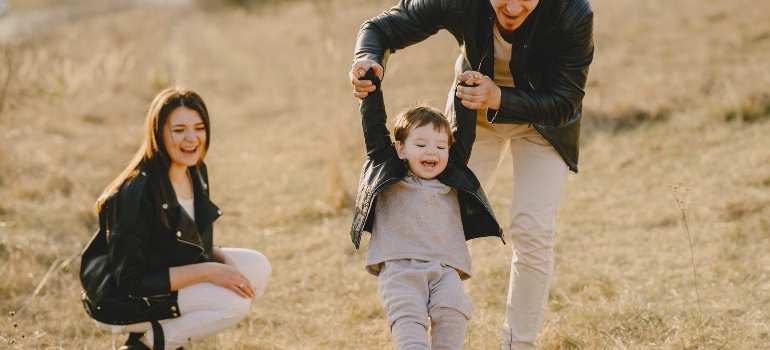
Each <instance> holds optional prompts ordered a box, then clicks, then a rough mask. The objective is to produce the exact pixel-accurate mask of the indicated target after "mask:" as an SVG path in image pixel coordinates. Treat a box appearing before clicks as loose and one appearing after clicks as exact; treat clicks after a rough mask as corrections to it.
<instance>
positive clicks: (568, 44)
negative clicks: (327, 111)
mask: <svg viewBox="0 0 770 350" xmlns="http://www.w3.org/2000/svg"><path fill="white" fill-rule="evenodd" d="M442 29H445V30H447V31H449V32H450V33H451V34H452V35H453V36H454V37H455V39H456V40H457V42H458V44H459V45H460V49H461V50H460V56H459V57H458V59H457V62H456V64H455V73H456V78H455V84H452V86H453V88H452V91H450V94H449V101H450V103H448V104H447V109H451V108H453V106H452V103H451V101H452V98H453V94H454V95H456V96H458V97H459V98H461V99H462V100H463V104H464V105H465V106H466V107H468V108H472V109H477V110H478V118H477V134H476V141H475V142H474V145H473V152H472V155H471V158H470V162H469V164H468V166H469V167H470V168H471V169H472V170H473V172H474V173H475V174H476V176H477V177H478V178H479V180H480V181H481V184H482V186H483V188H484V190H485V191H486V192H487V193H489V192H490V191H491V190H492V187H493V185H494V182H495V178H496V172H497V169H498V167H499V166H500V163H501V161H502V159H503V157H504V155H505V152H507V151H508V150H510V152H511V155H512V157H513V174H514V191H513V198H512V202H511V215H510V217H511V222H510V225H509V232H510V235H511V240H512V242H513V248H514V254H513V259H512V262H511V276H510V284H509V290H508V299H507V303H506V319H505V322H504V324H503V327H502V332H501V337H502V349H536V348H537V345H536V343H535V337H536V336H537V333H538V331H539V329H540V326H541V325H542V323H543V318H544V315H545V309H546V303H547V301H548V292H549V290H550V286H551V279H552V274H553V262H554V257H553V237H554V233H555V226H556V225H555V223H556V212H557V210H558V206H559V200H560V198H561V191H562V188H563V185H564V179H565V177H566V173H567V169H569V170H572V171H574V172H577V170H578V167H577V160H578V141H579V135H580V119H581V116H582V109H581V104H582V100H583V96H584V91H583V89H584V87H585V83H586V78H587V76H588V67H589V65H590V64H591V61H592V59H593V51H594V48H593V11H592V9H591V6H590V4H589V2H588V0H401V2H400V3H399V4H398V5H396V6H395V7H393V8H391V9H390V10H389V11H387V12H385V13H382V14H380V15H379V16H377V17H375V18H372V19H371V20H368V21H366V22H365V23H364V24H363V25H362V26H361V29H360V31H359V33H358V40H357V43H356V51H355V60H354V63H353V67H352V69H351V71H350V80H351V83H352V84H353V88H354V96H356V97H358V98H363V97H365V96H366V95H367V94H368V92H371V91H374V86H372V85H371V83H370V82H368V81H365V80H359V79H358V78H360V77H361V76H362V74H363V72H365V69H362V68H366V67H370V66H371V67H372V68H373V70H374V72H375V73H376V74H377V75H378V76H379V77H380V78H383V76H384V73H385V65H386V63H387V59H388V56H389V55H390V54H391V53H393V52H395V51H397V50H400V49H402V48H405V47H407V46H410V45H413V44H416V43H419V42H420V41H422V40H425V39H426V38H428V37H430V36H431V35H433V34H436V33H437V32H438V31H439V30H442ZM469 71H478V72H480V73H481V74H483V75H484V78H483V79H481V81H480V82H478V81H476V82H475V83H476V84H475V86H472V87H462V86H461V87H459V88H457V91H455V88H454V86H457V84H456V83H457V80H459V81H463V82H467V81H468V80H469V79H471V78H470V74H471V72H469ZM447 115H450V116H452V115H454V113H452V112H451V111H447Z"/></svg>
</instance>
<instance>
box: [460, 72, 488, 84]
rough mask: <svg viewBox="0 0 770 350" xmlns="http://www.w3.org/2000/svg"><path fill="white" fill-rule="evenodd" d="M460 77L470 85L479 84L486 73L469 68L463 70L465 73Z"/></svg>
mask: <svg viewBox="0 0 770 350" xmlns="http://www.w3.org/2000/svg"><path fill="white" fill-rule="evenodd" d="M458 78H459V80H460V81H462V82H463V83H465V84H467V85H469V86H473V85H477V84H479V83H480V82H481V80H482V79H484V74H481V73H480V72H476V71H472V70H468V71H465V72H463V74H460V76H459V77H458Z"/></svg>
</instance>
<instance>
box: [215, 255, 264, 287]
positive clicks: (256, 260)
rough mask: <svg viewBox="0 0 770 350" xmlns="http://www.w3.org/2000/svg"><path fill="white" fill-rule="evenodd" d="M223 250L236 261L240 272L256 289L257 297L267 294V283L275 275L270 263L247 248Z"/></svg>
mask: <svg viewBox="0 0 770 350" xmlns="http://www.w3.org/2000/svg"><path fill="white" fill-rule="evenodd" d="M222 250H223V251H224V252H225V253H227V254H228V255H230V256H231V257H232V258H233V260H235V264H236V265H238V270H239V271H241V273H242V274H243V275H244V276H246V277H247V278H248V279H249V281H250V282H251V285H252V286H253V287H254V292H255V293H256V294H257V295H262V294H263V293H264V292H265V287H267V282H268V281H270V276H271V275H272V274H273V269H272V267H271V266H270V261H268V260H267V258H266V257H265V256H264V255H262V253H260V252H258V251H256V250H251V249H245V248H223V249H222Z"/></svg>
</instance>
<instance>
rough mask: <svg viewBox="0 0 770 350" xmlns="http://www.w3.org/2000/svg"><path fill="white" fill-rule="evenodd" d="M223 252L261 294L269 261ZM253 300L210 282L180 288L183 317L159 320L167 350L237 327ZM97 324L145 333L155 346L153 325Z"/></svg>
mask: <svg viewBox="0 0 770 350" xmlns="http://www.w3.org/2000/svg"><path fill="white" fill-rule="evenodd" d="M223 250H224V252H226V253H227V254H229V255H230V256H231V257H232V258H233V259H234V260H235V263H236V265H237V266H238V270H239V271H241V273H242V274H243V275H244V276H246V277H247V278H248V279H249V281H251V284H252V286H254V291H255V292H256V294H257V295H261V294H262V293H263V292H264V290H265V286H267V282H268V280H269V279H270V275H271V274H272V269H271V267H270V262H269V261H268V260H267V258H265V256H264V255H262V253H260V252H257V251H254V250H251V249H243V248H223ZM251 300H252V299H251V298H243V297H241V296H240V295H238V294H235V292H233V291H231V290H229V289H225V288H222V287H220V286H217V285H214V284H212V283H208V282H203V283H198V284H194V285H191V286H188V287H185V288H182V289H180V290H179V293H178V303H179V311H180V312H181V316H179V317H177V318H171V319H166V320H160V321H158V322H159V323H160V324H161V326H163V334H164V336H165V339H166V345H165V347H166V349H176V348H179V347H182V346H184V345H185V344H186V343H189V342H191V341H197V340H200V339H203V338H207V337H210V336H212V335H215V334H218V333H220V332H222V331H224V330H226V329H228V328H230V327H233V326H235V325H236V324H238V322H240V321H241V320H242V319H243V318H244V317H246V313H247V312H248V311H249V306H251ZM97 323H98V324H99V327H101V328H102V329H104V330H107V331H111V332H113V333H145V334H146V335H147V341H148V342H149V343H150V345H153V332H152V325H151V324H150V323H149V322H142V323H134V324H129V325H120V326H116V325H110V324H105V323H101V322H97Z"/></svg>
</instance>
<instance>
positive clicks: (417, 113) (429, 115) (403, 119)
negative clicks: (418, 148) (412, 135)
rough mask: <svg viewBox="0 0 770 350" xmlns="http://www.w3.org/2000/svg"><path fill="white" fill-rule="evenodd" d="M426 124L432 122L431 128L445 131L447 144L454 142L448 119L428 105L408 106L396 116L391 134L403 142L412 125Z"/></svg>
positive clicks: (417, 126)
mask: <svg viewBox="0 0 770 350" xmlns="http://www.w3.org/2000/svg"><path fill="white" fill-rule="evenodd" d="M428 124H433V130H436V131H437V132H445V133H446V134H447V139H448V140H449V145H450V146H451V145H452V144H453V143H455V138H454V136H453V135H452V127H451V126H450V125H449V121H448V120H447V119H446V117H444V113H441V112H440V111H439V110H438V109H435V108H433V107H428V106H419V107H413V108H409V109H407V110H405V111H403V112H401V113H399V114H398V116H396V126H395V127H394V128H393V134H394V136H395V137H396V141H399V142H404V141H405V140H406V138H407V137H409V131H410V130H411V129H412V127H415V128H419V127H422V126H425V125H428Z"/></svg>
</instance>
